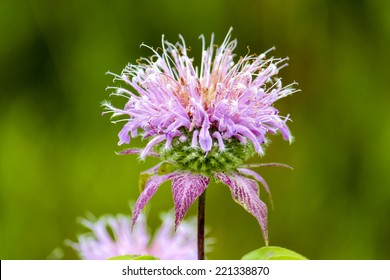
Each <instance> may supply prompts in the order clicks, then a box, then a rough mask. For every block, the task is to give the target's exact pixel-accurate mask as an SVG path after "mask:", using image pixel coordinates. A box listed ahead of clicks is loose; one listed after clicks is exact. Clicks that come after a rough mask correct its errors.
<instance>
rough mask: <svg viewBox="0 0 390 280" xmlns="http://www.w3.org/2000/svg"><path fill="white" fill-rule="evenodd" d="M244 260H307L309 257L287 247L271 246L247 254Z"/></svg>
mask: <svg viewBox="0 0 390 280" xmlns="http://www.w3.org/2000/svg"><path fill="white" fill-rule="evenodd" d="M242 260H307V258H305V257H304V256H302V255H300V254H298V253H296V252H294V251H291V250H289V249H286V248H282V247H277V246H269V247H262V248H260V249H257V250H254V251H252V252H250V253H248V254H246V255H245V256H243V257H242Z"/></svg>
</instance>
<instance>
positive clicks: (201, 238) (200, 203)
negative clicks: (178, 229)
mask: <svg viewBox="0 0 390 280" xmlns="http://www.w3.org/2000/svg"><path fill="white" fill-rule="evenodd" d="M205 201H206V190H205V191H204V192H203V193H202V194H201V195H200V197H199V199H198V260H204V216H205V215H204V214H205Z"/></svg>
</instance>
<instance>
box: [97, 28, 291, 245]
mask: <svg viewBox="0 0 390 280" xmlns="http://www.w3.org/2000/svg"><path fill="white" fill-rule="evenodd" d="M230 34H231V30H230V31H229V32H228V34H227V36H226V38H225V40H224V41H223V43H222V45H221V46H220V47H215V46H214V40H213V36H212V38H211V43H210V45H209V47H206V44H205V39H204V37H203V36H201V38H202V42H203V49H202V60H201V65H200V69H199V68H198V67H195V66H194V64H193V59H191V58H190V57H189V56H188V53H187V47H186V44H185V41H184V39H183V38H182V37H181V42H178V43H176V44H171V43H169V42H168V41H166V40H164V37H163V39H162V48H161V50H160V51H158V50H155V49H153V48H151V47H148V48H149V49H150V50H151V51H152V52H153V55H152V56H151V57H150V58H141V60H140V61H139V62H138V64H137V65H133V64H129V65H128V66H127V67H126V68H125V69H124V70H123V72H122V74H121V75H116V74H113V75H114V76H115V78H114V80H120V81H123V82H125V83H126V84H127V85H129V86H130V88H131V89H126V88H123V87H117V88H113V89H114V90H115V91H114V93H113V94H114V95H120V96H124V97H125V98H126V99H127V103H126V105H125V106H124V108H116V107H114V106H113V105H111V103H109V102H105V103H104V106H105V112H106V113H112V114H113V115H112V116H113V117H117V116H122V117H125V118H122V119H121V120H124V121H125V122H126V123H125V125H124V126H123V128H122V130H121V131H120V133H119V143H118V144H119V145H122V144H128V143H129V142H130V138H134V137H137V136H138V133H141V135H142V137H143V138H144V139H148V143H147V145H146V147H145V148H144V149H142V150H138V149H132V150H126V151H123V152H122V153H124V154H129V153H139V154H140V158H141V159H145V158H146V156H148V155H150V156H159V157H160V158H161V159H162V161H163V162H166V163H169V164H171V165H172V166H173V169H174V170H173V172H171V173H168V174H160V175H158V167H156V168H154V169H153V170H151V171H150V172H149V173H150V174H151V175H153V176H151V177H150V178H149V180H148V181H147V183H146V185H145V189H144V191H143V192H142V194H141V196H140V197H139V199H138V201H137V203H136V206H135V209H134V215H133V222H135V220H136V219H137V216H138V214H139V213H140V211H141V209H142V208H143V207H144V205H145V204H146V203H147V202H148V201H149V199H150V198H151V197H152V196H153V194H154V193H155V192H156V191H157V189H158V187H159V186H160V185H161V184H162V183H163V182H164V181H167V180H172V191H173V196H174V203H175V209H176V227H177V226H178V224H179V222H180V221H181V219H183V217H184V215H185V213H186V211H187V210H188V208H189V206H190V205H191V204H192V203H193V202H194V201H195V199H196V198H198V197H199V196H200V195H201V194H202V193H203V191H204V190H205V189H206V188H207V186H208V183H209V180H210V178H214V179H216V180H218V181H220V182H222V183H224V184H226V185H228V186H229V188H230V190H231V192H232V196H233V199H234V200H235V201H236V202H237V203H239V204H240V205H242V206H243V207H244V208H245V209H246V210H247V211H248V212H249V213H251V214H252V215H253V216H255V217H256V219H257V220H258V222H259V224H260V226H261V228H262V231H263V236H264V238H265V241H266V243H267V240H268V238H267V207H266V205H265V204H264V203H263V202H262V201H261V200H260V199H259V189H258V184H257V181H259V182H261V183H262V184H263V185H264V186H265V187H266V189H267V191H268V187H267V186H266V183H265V181H264V179H263V178H262V177H261V176H260V175H259V174H257V173H255V172H254V171H252V170H250V169H247V168H243V167H244V166H243V163H244V162H245V161H246V160H247V159H249V158H250V157H251V156H253V155H254V154H255V153H257V154H259V155H263V154H264V144H265V143H266V142H267V135H268V134H276V133H281V134H282V136H283V138H284V139H285V140H288V141H290V142H291V141H292V136H291V134H290V131H289V129H288V127H287V125H286V122H287V121H288V120H289V117H288V116H281V115H280V114H279V112H278V110H277V109H276V108H275V107H274V106H273V104H274V103H275V102H276V101H277V100H279V99H280V98H283V97H285V96H287V95H290V94H291V93H293V92H295V91H296V90H294V89H293V87H292V85H293V84H290V85H287V86H284V87H283V86H282V82H281V79H280V78H278V77H277V74H278V72H279V70H280V69H281V68H283V67H285V66H286V65H287V63H286V60H287V58H284V59H281V58H274V57H270V58H266V55H267V54H268V52H269V51H270V50H269V51H267V52H265V53H263V54H261V55H259V56H256V55H246V56H245V57H241V58H239V59H238V61H237V62H234V60H233V59H234V56H235V55H234V53H233V51H234V49H235V47H236V44H237V41H236V40H230ZM271 50H272V49H271ZM160 173H161V172H160ZM247 176H251V177H254V179H255V180H252V179H249V178H247Z"/></svg>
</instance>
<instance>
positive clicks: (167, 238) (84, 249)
mask: <svg viewBox="0 0 390 280" xmlns="http://www.w3.org/2000/svg"><path fill="white" fill-rule="evenodd" d="M161 219H162V221H163V223H162V225H161V227H160V228H159V230H158V231H157V232H156V233H155V235H154V238H153V239H152V238H151V235H150V234H149V233H148V231H147V227H146V219H145V216H144V215H142V214H141V215H140V216H139V221H138V223H137V224H136V225H135V226H134V228H133V230H131V217H129V216H125V215H118V216H116V217H115V216H109V215H106V216H102V217H100V218H99V219H98V220H97V221H91V220H87V219H82V220H81V223H82V224H83V225H84V226H85V227H86V228H88V229H89V230H91V232H87V233H85V234H82V235H80V236H79V237H78V242H77V243H76V242H68V243H69V245H70V246H71V247H72V248H73V249H75V250H76V251H77V252H78V254H79V255H80V257H81V258H82V259H86V260H104V259H108V258H111V257H115V256H122V255H151V256H154V257H158V258H160V259H162V260H175V259H177V260H192V259H193V260H195V259H197V249H196V248H197V247H196V244H197V243H196V242H197V241H196V234H194V232H195V228H196V226H195V223H194V221H193V220H190V221H189V222H183V223H182V226H181V227H180V229H178V230H177V231H176V232H173V217H172V215H171V214H164V215H162V216H161Z"/></svg>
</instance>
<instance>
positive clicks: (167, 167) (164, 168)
mask: <svg viewBox="0 0 390 280" xmlns="http://www.w3.org/2000/svg"><path fill="white" fill-rule="evenodd" d="M173 170H174V166H173V165H172V164H170V163H168V162H164V163H163V164H161V166H160V168H159V169H158V175H165V174H168V173H171V172H172V171H173Z"/></svg>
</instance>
